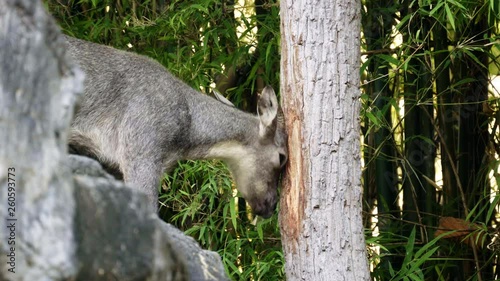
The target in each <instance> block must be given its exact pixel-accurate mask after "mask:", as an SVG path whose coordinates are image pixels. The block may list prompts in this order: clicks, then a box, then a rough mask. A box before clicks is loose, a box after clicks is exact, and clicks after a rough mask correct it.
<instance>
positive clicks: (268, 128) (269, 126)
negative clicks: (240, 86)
mask: <svg viewBox="0 0 500 281" xmlns="http://www.w3.org/2000/svg"><path fill="white" fill-rule="evenodd" d="M278 108H279V105H278V98H277V97H276V94H275V93H274V90H273V88H272V87H271V86H266V87H265V88H264V90H262V94H261V95H260V98H259V101H258V102H257V113H258V114H259V119H260V130H259V132H260V136H261V137H273V138H274V133H275V132H276V123H277V116H278Z"/></svg>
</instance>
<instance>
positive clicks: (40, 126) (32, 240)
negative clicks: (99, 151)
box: [0, 0, 227, 281]
mask: <svg viewBox="0 0 500 281" xmlns="http://www.w3.org/2000/svg"><path fill="white" fill-rule="evenodd" d="M0 26H1V28H0V132H1V138H0V221H1V223H2V225H5V224H7V225H8V226H9V227H5V226H2V229H1V231H0V280H2V281H3V280H16V281H17V280H23V281H32V280H36V281H46V280H47V281H50V280H82V281H90V280H92V281H99V280H150V281H155V280H226V279H227V278H226V277H225V273H224V271H223V269H222V265H221V262H220V257H219V256H218V255H217V254H215V253H212V252H208V251H203V250H202V249H201V248H200V247H199V246H198V245H197V244H196V242H195V241H194V240H192V239H191V238H189V237H186V236H184V235H183V234H182V233H180V232H179V231H176V230H175V229H173V228H172V227H171V226H168V225H167V224H165V223H164V222H162V221H161V220H160V219H159V218H158V217H157V215H156V214H155V211H154V210H153V208H152V207H151V205H150V204H148V199H147V196H146V195H145V194H143V193H141V192H140V191H137V190H133V189H131V188H129V187H127V186H124V184H123V183H121V182H119V181H116V180H114V179H113V178H112V177H111V176H110V175H108V174H106V172H104V170H102V169H101V167H100V165H99V164H98V163H97V162H95V161H94V160H92V159H86V158H82V157H76V156H69V157H68V156H67V153H66V150H67V148H66V146H67V139H68V128H69V123H70V119H71V116H72V115H73V107H74V103H75V100H76V99H77V96H78V94H79V92H81V90H82V87H83V82H82V80H83V73H82V72H81V71H80V70H79V69H78V68H77V67H76V66H75V65H74V64H73V63H72V61H71V59H70V58H69V57H68V56H67V55H66V54H65V47H64V41H63V40H62V38H61V35H60V31H59V29H58V28H57V26H56V25H55V23H54V21H53V19H52V18H51V17H50V16H49V15H47V13H46V11H45V10H44V8H43V5H42V2H41V1H32V0H0Z"/></svg>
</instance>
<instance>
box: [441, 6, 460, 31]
mask: <svg viewBox="0 0 500 281" xmlns="http://www.w3.org/2000/svg"><path fill="white" fill-rule="evenodd" d="M444 10H445V11H446V17H447V19H448V22H449V23H450V25H451V28H452V29H453V30H457V29H456V26H455V17H454V16H453V13H452V12H451V10H450V7H449V6H448V4H446V3H445V4H444Z"/></svg>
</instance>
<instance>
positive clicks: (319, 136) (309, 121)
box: [280, 0, 370, 280]
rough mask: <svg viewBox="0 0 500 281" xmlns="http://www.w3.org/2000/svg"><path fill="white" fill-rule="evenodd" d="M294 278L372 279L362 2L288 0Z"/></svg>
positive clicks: (289, 251) (284, 75)
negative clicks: (363, 150) (366, 223)
mask: <svg viewBox="0 0 500 281" xmlns="http://www.w3.org/2000/svg"><path fill="white" fill-rule="evenodd" d="M280 5H281V36H282V37H281V40H282V41H281V42H282V45H281V47H282V57H281V79H282V80H281V94H282V97H283V109H284V113H285V116H286V125H287V130H288V135H289V141H288V143H289V156H290V158H289V165H288V167H287V175H286V177H285V179H284V183H283V188H282V195H281V196H282V197H281V210H280V224H281V225H280V227H281V234H282V241H283V250H284V255H285V261H286V265H285V271H286V276H287V280H369V279H370V274H369V270H368V263H367V258H366V250H365V241H364V235H363V226H362V216H361V210H362V189H361V182H360V179H361V168H360V143H359V136H360V135H359V134H360V126H359V120H358V118H359V95H360V92H359V88H358V85H359V55H360V54H359V44H360V43H359V42H360V38H359V36H360V14H359V9H360V3H359V1H338V0H336V1H326V0H323V1H310V0H298V1H293V2H292V1H281V3H280Z"/></svg>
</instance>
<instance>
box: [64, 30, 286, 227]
mask: <svg viewBox="0 0 500 281" xmlns="http://www.w3.org/2000/svg"><path fill="white" fill-rule="evenodd" d="M67 47H68V51H69V53H70V54H71V56H72V57H73V58H74V59H75V60H76V61H77V63H78V64H79V65H80V67H81V68H82V69H83V71H84V72H85V74H86V79H85V93H84V97H83V98H82V100H81V101H80V102H79V105H78V107H77V112H76V114H75V118H74V120H73V122H72V126H71V132H70V139H69V142H70V147H71V148H72V149H73V151H74V152H76V153H79V154H83V155H87V156H91V157H93V158H96V159H97V160H99V162H101V163H102V164H103V165H104V166H105V167H107V168H108V169H110V170H114V171H115V173H114V174H115V175H116V174H121V175H123V179H124V181H125V182H126V183H128V184H130V185H131V186H135V187H137V188H140V189H142V190H144V191H145V192H146V193H147V195H148V197H149V199H150V202H151V204H153V205H154V206H155V208H156V206H157V197H158V189H157V187H158V183H159V180H160V177H161V175H162V173H164V172H165V171H168V170H170V169H171V168H172V167H173V166H174V165H175V164H176V163H177V161H178V160H181V159H206V158H220V159H222V160H224V161H225V162H227V164H228V167H229V169H230V170H231V172H232V174H233V177H234V178H235V180H236V186H237V188H238V190H239V191H240V192H241V194H242V195H243V197H244V198H245V199H246V200H247V202H248V203H249V204H250V206H251V207H252V209H253V210H254V212H255V213H256V214H258V215H261V216H263V217H269V216H270V215H272V213H273V211H274V208H275V206H276V202H277V183H278V178H279V174H280V170H281V169H280V168H281V167H282V166H283V164H284V163H283V162H284V161H286V155H287V152H286V135H285V131H284V129H283V126H282V125H281V122H280V121H281V120H282V117H278V116H277V115H279V114H280V112H281V110H280V109H279V106H278V102H277V99H276V95H275V94H274V91H273V89H272V88H271V87H266V88H265V89H264V91H263V94H262V96H261V98H260V100H259V108H258V111H259V113H260V116H259V117H260V118H259V117H258V116H254V115H251V114H248V113H245V112H242V111H239V110H237V109H236V108H234V107H231V106H227V105H226V104H223V103H221V102H219V101H217V100H215V99H213V98H211V97H209V96H207V95H203V94H200V93H198V92H197V91H195V90H194V89H192V88H191V87H189V86H188V85H186V84H185V83H183V82H182V81H180V80H179V79H177V78H175V77H174V76H172V75H171V74H170V73H169V72H168V71H167V70H166V69H165V68H164V67H163V66H161V65H160V64H159V63H157V62H155V61H153V60H151V59H149V58H147V57H144V56H140V55H137V54H133V53H130V52H125V51H120V50H117V49H114V48H111V47H107V46H103V45H98V44H94V43H90V42H86V41H82V40H78V39H75V38H71V37H67ZM280 160H282V161H281V162H282V163H280Z"/></svg>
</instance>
